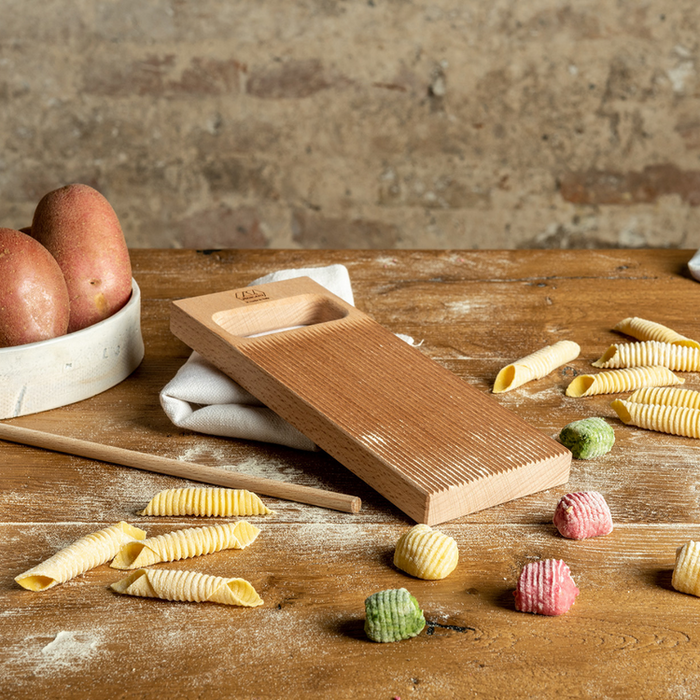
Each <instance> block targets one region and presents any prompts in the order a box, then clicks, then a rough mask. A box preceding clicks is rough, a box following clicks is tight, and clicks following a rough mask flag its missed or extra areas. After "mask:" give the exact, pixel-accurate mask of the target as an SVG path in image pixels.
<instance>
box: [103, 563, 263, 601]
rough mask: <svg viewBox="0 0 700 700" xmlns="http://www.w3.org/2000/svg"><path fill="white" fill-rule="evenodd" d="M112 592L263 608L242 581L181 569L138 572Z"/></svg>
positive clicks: (256, 595)
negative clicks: (259, 606)
mask: <svg viewBox="0 0 700 700" xmlns="http://www.w3.org/2000/svg"><path fill="white" fill-rule="evenodd" d="M110 588H111V589H112V590H113V591H115V592H116V593H121V594H123V595H134V596H141V597H144V598H160V599H162V600H175V601H190V602H194V603H204V602H206V603H221V604H222V605H240V606H243V607H248V608H253V607H256V606H258V605H262V604H263V600H262V598H261V597H260V596H259V595H258V593H257V591H256V590H255V588H253V586H252V585H251V584H250V583H248V581H246V580H245V579H242V578H222V577H221V576H210V575H209V574H201V573H199V572H198V571H184V570H181V569H137V570H136V571H132V572H131V573H130V574H129V575H128V576H127V577H126V578H123V579H121V580H120V581H117V582H116V583H113V584H112V585H111V586H110Z"/></svg>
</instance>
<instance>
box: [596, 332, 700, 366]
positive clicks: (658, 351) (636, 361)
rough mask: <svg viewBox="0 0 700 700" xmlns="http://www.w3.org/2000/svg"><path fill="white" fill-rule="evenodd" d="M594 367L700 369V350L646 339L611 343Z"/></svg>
mask: <svg viewBox="0 0 700 700" xmlns="http://www.w3.org/2000/svg"><path fill="white" fill-rule="evenodd" d="M592 364H593V366H594V367H604V368H610V367H614V368H619V367H652V366H658V367H668V368H669V369H672V370H675V371H677V372H697V371H698V370H700V350H698V349H697V348H691V347H685V346H682V345H673V344H672V343H661V342H659V341H658V340H645V341H643V342H641V343H623V344H621V345H611V346H610V347H609V348H608V349H607V350H606V351H605V352H604V353H603V355H602V357H600V358H599V359H598V360H596V361H595V362H593V363H592Z"/></svg>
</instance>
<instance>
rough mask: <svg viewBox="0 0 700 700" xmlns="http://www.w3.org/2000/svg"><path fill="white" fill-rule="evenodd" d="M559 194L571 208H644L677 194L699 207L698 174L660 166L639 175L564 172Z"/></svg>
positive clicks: (596, 171) (629, 173)
mask: <svg viewBox="0 0 700 700" xmlns="http://www.w3.org/2000/svg"><path fill="white" fill-rule="evenodd" d="M560 191H561V195H562V197H563V198H564V199H565V200H566V201H567V202H573V203H574V204H639V203H645V204H646V203H649V202H654V201H656V200H657V199H658V198H659V197H661V196H663V195H670V194H676V195H679V196H680V197H681V199H682V200H683V201H685V202H687V203H688V204H689V205H690V206H693V207H696V206H698V205H700V171H698V170H681V169H680V168H678V167H676V166H675V165H671V164H663V165H649V166H647V167H646V168H644V170H642V171H641V172H634V171H633V172H627V173H619V172H614V171H606V170H587V171H584V172H567V173H565V174H564V175H562V176H561V178H560Z"/></svg>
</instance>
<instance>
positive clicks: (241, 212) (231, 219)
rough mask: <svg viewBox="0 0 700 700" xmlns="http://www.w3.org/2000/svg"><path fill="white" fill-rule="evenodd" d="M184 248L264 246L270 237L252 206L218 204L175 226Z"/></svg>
mask: <svg viewBox="0 0 700 700" xmlns="http://www.w3.org/2000/svg"><path fill="white" fill-rule="evenodd" d="M173 238H174V239H175V241H177V243H179V244H180V246H181V247H183V248H265V247H267V244H268V240H267V238H266V236H265V235H264V234H263V232H262V230H261V228H260V220H259V218H258V215H257V212H256V211H255V209H253V208H252V207H238V208H237V209H231V208H229V207H226V206H219V207H216V208H215V209H209V210H207V211H201V212H198V213H197V214H194V215H192V216H190V217H188V218H186V219H183V220H182V221H180V222H179V223H176V224H174V226H173Z"/></svg>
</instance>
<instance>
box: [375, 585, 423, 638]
mask: <svg viewBox="0 0 700 700" xmlns="http://www.w3.org/2000/svg"><path fill="white" fill-rule="evenodd" d="M365 613H366V619H365V634H366V635H367V636H368V637H369V638H370V639H371V640H372V641H373V642H398V641H400V640H402V639H408V638H409V637H415V636H416V635H417V634H419V633H420V631H421V630H422V629H423V628H424V627H425V617H423V611H422V610H421V609H420V606H419V605H418V601H417V600H416V599H415V598H414V597H413V596H412V595H411V594H410V593H409V592H408V591H407V590H406V589H405V588H390V589H388V590H385V591H379V592H378V593H374V594H372V595H371V596H370V597H369V598H367V600H365Z"/></svg>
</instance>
